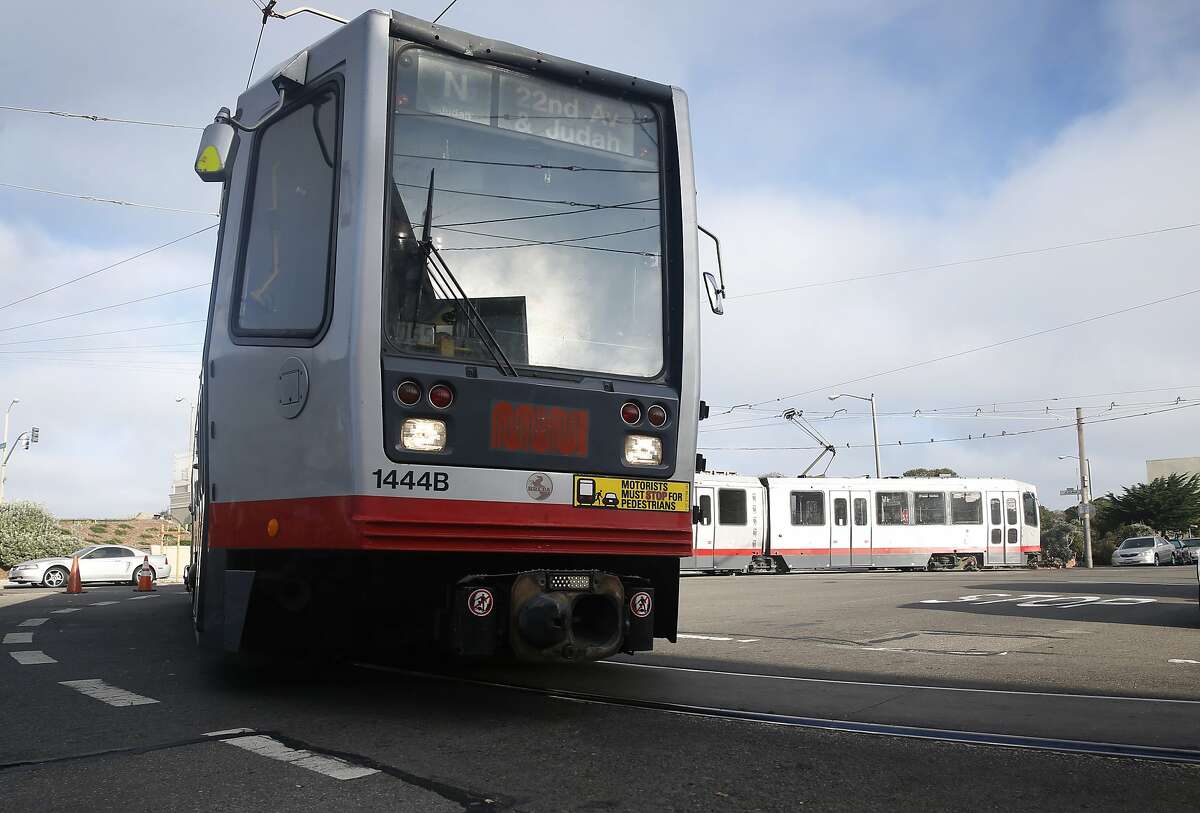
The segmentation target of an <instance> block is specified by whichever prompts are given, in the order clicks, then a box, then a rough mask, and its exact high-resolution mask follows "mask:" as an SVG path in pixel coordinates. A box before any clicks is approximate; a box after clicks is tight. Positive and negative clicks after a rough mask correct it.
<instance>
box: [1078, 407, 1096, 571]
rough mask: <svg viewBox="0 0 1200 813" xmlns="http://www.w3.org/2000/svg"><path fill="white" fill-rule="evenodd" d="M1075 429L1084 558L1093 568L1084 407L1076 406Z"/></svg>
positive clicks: (1089, 483)
mask: <svg viewBox="0 0 1200 813" xmlns="http://www.w3.org/2000/svg"><path fill="white" fill-rule="evenodd" d="M1075 429H1076V431H1077V433H1078V435H1079V508H1080V513H1081V514H1083V558H1084V565H1085V566H1086V567H1087V568H1088V570H1091V568H1092V517H1091V508H1092V499H1091V494H1090V493H1089V492H1090V490H1091V486H1092V484H1091V479H1092V477H1091V472H1090V471H1089V470H1088V464H1087V453H1086V452H1085V451H1084V449H1083V408H1082V407H1075Z"/></svg>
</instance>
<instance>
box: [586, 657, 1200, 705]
mask: <svg viewBox="0 0 1200 813" xmlns="http://www.w3.org/2000/svg"><path fill="white" fill-rule="evenodd" d="M598 665H600V666H626V667H633V668H634V669H661V670H664V671H668V672H692V673H696V674H703V675H720V676H722V677H740V678H760V679H762V680H787V681H792V682H795V683H824V684H831V685H834V686H871V687H873V688H880V687H881V688H885V689H911V690H913V691H927V692H966V693H968V694H1005V695H1017V696H1020V697H1065V698H1068V699H1079V700H1117V701H1125V702H1135V703H1179V704H1182V705H1186V706H1195V705H1200V700H1179V699H1176V698H1173V697H1121V696H1119V695H1108V694H1071V693H1070V692H1027V691H1022V690H1020V689H974V688H969V687H966V686H924V685H921V684H915V683H880V682H877V681H869V680H834V679H832V678H812V677H798V676H796V675H762V674H757V673H755V672H726V671H722V670H720V669H697V668H695V667H691V666H663V665H661V664H657V663H629V662H628V661H599V662H598Z"/></svg>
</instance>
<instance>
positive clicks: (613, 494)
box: [572, 474, 692, 512]
mask: <svg viewBox="0 0 1200 813" xmlns="http://www.w3.org/2000/svg"><path fill="white" fill-rule="evenodd" d="M572 503H573V504H574V505H575V506H576V507H579V508H610V509H611V508H615V509H618V510H622V509H623V510H626V511H671V512H681V511H691V510H692V501H691V486H690V485H689V484H688V483H677V482H672V481H670V480H642V479H639V478H636V477H596V476H591V475H580V474H577V475H575V488H574V493H573V499H572Z"/></svg>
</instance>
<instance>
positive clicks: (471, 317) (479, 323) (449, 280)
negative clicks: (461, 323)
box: [420, 169, 520, 378]
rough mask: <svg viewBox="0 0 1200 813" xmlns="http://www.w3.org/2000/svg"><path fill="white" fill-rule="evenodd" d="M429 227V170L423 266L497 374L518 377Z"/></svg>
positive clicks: (422, 232) (430, 180)
mask: <svg viewBox="0 0 1200 813" xmlns="http://www.w3.org/2000/svg"><path fill="white" fill-rule="evenodd" d="M432 229H433V170H432V169H431V170H429V194H428V196H427V197H426V198H425V221H424V222H423V223H422V224H421V241H420V245H421V248H422V250H423V251H424V253H425V267H426V269H427V270H428V271H429V276H430V278H432V279H435V280H436V281H437V283H438V284H439V285H440V287H441V288H442V289H443V290H444V293H448V294H450V296H451V297H453V299H454V301H455V304H457V305H458V307H459V310H461V311H463V313H465V314H466V316H467V321H468V322H471V323H473V324H474V325H475V328H476V335H477V336H478V337H479V343H480V344H482V345H483V346H484V347H485V348H487V351H488V354H489V355H491V357H492V360H493V361H495V362H496V368H497V369H498V370H499V371H500V374H501V375H507V376H512V377H513V378H518V377H520V373H518V372H517V368H516V367H514V366H513V363H512V362H511V361H509V360H508V356H507V354H505V352H504V348H503V347H501V346H500V342H498V341H496V337H495V336H494V335H493V334H492V331H491V329H490V328H489V327H488V326H487V323H486V322H485V321H484V320H483V317H482V316H480V314H479V310H478V309H477V308H476V307H475V303H474V302H472V301H471V299H470V297H468V296H467V292H466V291H465V290H463V287H462V286H461V285H459V283H458V278H457V277H455V276H454V272H453V271H451V270H450V266H449V265H447V263H446V260H445V259H444V258H443V257H442V254H441V252H440V251H438V250H437V246H435V245H434V244H433V237H432V236H431V235H430V232H431V231H432Z"/></svg>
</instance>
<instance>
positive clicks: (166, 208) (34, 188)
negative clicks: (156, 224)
mask: <svg viewBox="0 0 1200 813" xmlns="http://www.w3.org/2000/svg"><path fill="white" fill-rule="evenodd" d="M0 187H3V188H5V189H19V190H22V191H24V192H40V193H41V194H43V195H56V196H58V197H60V198H73V199H75V200H86V201H88V202H90V203H110V204H113V205H115V206H131V207H134V208H136V209H155V210H158V211H160V212H176V213H180V214H186V215H204V216H206V217H219V216H220V215H218V214H217V213H216V212H205V211H201V210H199V209H177V208H174V207H172V206H157V205H155V204H151V203H136V202H134V201H130V200H120V199H118V198H102V197H99V196H96V195H80V194H76V193H73V192H59V191H58V190H56V189H43V188H41V187H37V186H21V185H20V184H15V183H4V182H0Z"/></svg>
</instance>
